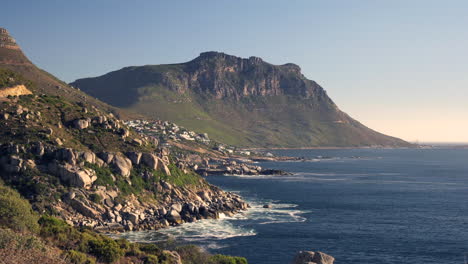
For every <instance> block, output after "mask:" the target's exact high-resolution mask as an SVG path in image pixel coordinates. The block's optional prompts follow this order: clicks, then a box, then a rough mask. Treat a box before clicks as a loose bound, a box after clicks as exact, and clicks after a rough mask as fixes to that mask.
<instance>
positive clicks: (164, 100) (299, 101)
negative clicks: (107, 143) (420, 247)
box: [72, 52, 409, 147]
mask: <svg viewBox="0 0 468 264" xmlns="http://www.w3.org/2000/svg"><path fill="white" fill-rule="evenodd" d="M72 85H73V86H75V87H79V88H80V89H82V90H84V91H86V92H88V93H89V94H91V95H93V96H96V97H97V98H99V99H101V100H103V101H105V102H108V103H110V104H112V105H116V106H119V107H124V108H128V109H131V110H133V111H137V112H140V113H144V114H146V115H149V116H152V117H155V118H159V119H167V120H171V121H174V122H177V123H179V124H181V125H183V126H185V127H188V128H190V129H193V130H196V131H198V132H208V133H209V134H210V135H212V136H213V138H214V139H217V140H220V141H224V142H226V143H229V144H233V145H241V146H261V147H313V146H340V147H344V146H347V147H349V146H382V145H384V146H409V144H408V143H406V142H404V141H402V140H400V139H396V138H392V137H388V136H385V135H383V134H380V133H378V132H376V131H373V130H371V129H369V128H367V127H365V126H364V125H362V124H360V123H359V122H357V121H356V120H354V119H352V118H351V117H349V116H348V115H347V114H345V113H343V112H342V111H340V110H339V109H338V107H337V106H336V105H335V104H334V103H333V101H332V100H331V99H330V98H329V97H328V96H327V94H326V92H325V90H324V89H323V88H322V87H321V86H320V85H318V84H317V83H316V82H314V81H311V80H308V79H307V78H305V77H304V76H303V75H302V73H301V69H300V68H299V66H297V65H294V64H285V65H272V64H269V63H267V62H265V61H263V60H262V59H260V58H257V57H250V58H248V59H244V58H239V57H235V56H231V55H227V54H224V53H219V52H206V53H202V54H200V56H199V57H197V58H196V59H194V60H192V61H189V62H187V63H182V64H171V65H147V66H141V67H127V68H123V69H121V70H118V71H115V72H111V73H108V74H105V75H103V76H100V77H96V78H87V79H80V80H77V81H75V82H74V83H72Z"/></svg>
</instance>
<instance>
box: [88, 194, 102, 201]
mask: <svg viewBox="0 0 468 264" xmlns="http://www.w3.org/2000/svg"><path fill="white" fill-rule="evenodd" d="M89 199H91V201H93V202H95V203H100V202H101V201H102V197H101V195H99V194H97V193H92V194H90V195H89Z"/></svg>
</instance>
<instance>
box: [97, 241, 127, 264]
mask: <svg viewBox="0 0 468 264" xmlns="http://www.w3.org/2000/svg"><path fill="white" fill-rule="evenodd" d="M89 253H90V254H92V255H94V256H96V258H97V259H98V260H99V261H102V262H106V263H112V262H114V261H116V260H118V259H119V258H120V257H122V256H123V253H124V252H123V250H122V249H121V248H120V246H119V244H117V242H115V241H114V240H112V239H110V238H107V237H101V239H95V240H90V241H89Z"/></svg>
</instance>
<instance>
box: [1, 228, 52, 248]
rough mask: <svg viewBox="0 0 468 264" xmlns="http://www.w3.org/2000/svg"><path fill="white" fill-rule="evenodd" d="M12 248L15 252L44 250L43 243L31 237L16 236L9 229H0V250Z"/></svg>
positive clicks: (16, 234)
mask: <svg viewBox="0 0 468 264" xmlns="http://www.w3.org/2000/svg"><path fill="white" fill-rule="evenodd" d="M6 248H14V249H15V250H18V251H19V250H28V249H39V250H43V249H44V248H45V245H44V243H43V242H42V241H41V240H40V239H39V238H37V237H35V236H33V235H26V234H18V233H15V232H14V231H13V230H11V229H1V228H0V250H1V249H6Z"/></svg>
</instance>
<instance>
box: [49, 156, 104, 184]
mask: <svg viewBox="0 0 468 264" xmlns="http://www.w3.org/2000/svg"><path fill="white" fill-rule="evenodd" d="M48 169H49V172H50V173H52V174H54V175H57V176H58V177H59V178H60V179H61V180H62V181H63V182H66V183H67V184H69V185H70V186H73V187H80V188H89V187H91V185H92V184H93V182H94V181H95V180H96V179H97V176H96V173H95V172H94V170H92V169H82V168H80V167H78V166H74V165H72V164H69V163H65V165H61V164H57V163H55V162H52V163H49V165H48Z"/></svg>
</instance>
